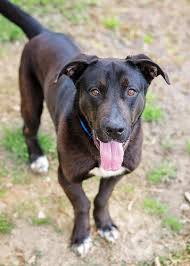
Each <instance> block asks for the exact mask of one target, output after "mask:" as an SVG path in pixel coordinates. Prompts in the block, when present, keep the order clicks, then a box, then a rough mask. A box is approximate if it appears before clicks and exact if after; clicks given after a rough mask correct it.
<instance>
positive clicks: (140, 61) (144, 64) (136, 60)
mask: <svg viewBox="0 0 190 266" xmlns="http://www.w3.org/2000/svg"><path fill="white" fill-rule="evenodd" d="M126 61H127V62H131V63H132V64H134V65H136V66H137V67H138V68H139V69H140V71H141V72H142V74H143V75H144V77H145V78H146V80H147V81H148V83H149V84H150V83H151V81H152V80H153V79H154V78H155V77H157V76H159V75H161V76H162V77H163V78H164V79H165V81H166V82H167V84H170V81H169V77H168V75H167V73H165V72H164V71H163V70H162V69H161V67H160V66H159V65H157V64H156V63H155V62H153V61H152V59H150V58H149V57H148V56H146V55H144V54H139V55H134V56H127V57H126Z"/></svg>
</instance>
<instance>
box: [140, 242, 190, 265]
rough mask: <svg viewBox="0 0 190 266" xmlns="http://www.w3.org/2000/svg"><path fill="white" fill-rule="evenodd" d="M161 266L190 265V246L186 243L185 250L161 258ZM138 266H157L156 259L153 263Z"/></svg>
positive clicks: (144, 262)
mask: <svg viewBox="0 0 190 266" xmlns="http://www.w3.org/2000/svg"><path fill="white" fill-rule="evenodd" d="M159 262H160V265H161V266H188V265H190V245H189V242H187V243H186V248H185V249H184V250H179V251H175V252H172V253H171V254H169V255H168V256H165V257H163V256H162V257H159ZM138 266H155V262H154V259H153V260H151V261H143V262H140V263H138Z"/></svg>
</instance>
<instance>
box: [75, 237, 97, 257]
mask: <svg viewBox="0 0 190 266" xmlns="http://www.w3.org/2000/svg"><path fill="white" fill-rule="evenodd" d="M91 246H92V240H91V238H90V237H88V238H86V239H84V241H83V242H82V243H81V244H80V245H76V244H74V245H73V250H74V252H75V253H76V254H77V255H79V256H80V257H85V256H86V255H87V253H88V252H89V249H90V248H91Z"/></svg>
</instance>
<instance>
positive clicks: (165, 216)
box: [143, 198, 182, 233]
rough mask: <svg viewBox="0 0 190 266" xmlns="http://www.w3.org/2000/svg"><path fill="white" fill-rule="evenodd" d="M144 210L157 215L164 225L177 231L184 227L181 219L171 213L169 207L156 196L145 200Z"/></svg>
mask: <svg viewBox="0 0 190 266" xmlns="http://www.w3.org/2000/svg"><path fill="white" fill-rule="evenodd" d="M143 208H144V210H145V211H146V212H147V213H149V214H151V215H156V216H158V217H160V218H161V219H162V225H163V226H164V227H167V228H169V229H170V230H171V231H173V232H175V233H179V232H180V231H181V229H182V223H181V221H180V220H179V219H178V218H177V217H175V216H174V215H171V214H170V213H169V209H168V207H167V206H166V205H165V204H163V203H161V202H160V201H159V200H157V199H154V198H146V199H145V200H144V202H143Z"/></svg>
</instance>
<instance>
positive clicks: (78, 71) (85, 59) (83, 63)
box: [55, 54, 98, 83]
mask: <svg viewBox="0 0 190 266" xmlns="http://www.w3.org/2000/svg"><path fill="white" fill-rule="evenodd" d="M97 61H98V57H97V56H90V55H85V54H79V55H78V56H76V57H75V58H73V59H72V60H71V61H69V62H68V63H66V65H65V66H64V67H63V68H62V69H61V71H60V72H59V73H58V75H57V77H56V80H55V82H57V81H58V79H59V78H60V77H61V76H62V75H66V76H68V77H69V78H70V79H72V81H73V82H74V83H75V82H76V81H77V80H78V79H79V78H80V76H81V75H82V73H83V72H84V71H85V69H86V68H87V67H88V66H89V65H91V64H93V63H96V62H97Z"/></svg>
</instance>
